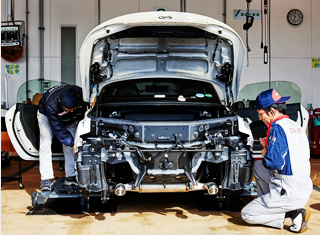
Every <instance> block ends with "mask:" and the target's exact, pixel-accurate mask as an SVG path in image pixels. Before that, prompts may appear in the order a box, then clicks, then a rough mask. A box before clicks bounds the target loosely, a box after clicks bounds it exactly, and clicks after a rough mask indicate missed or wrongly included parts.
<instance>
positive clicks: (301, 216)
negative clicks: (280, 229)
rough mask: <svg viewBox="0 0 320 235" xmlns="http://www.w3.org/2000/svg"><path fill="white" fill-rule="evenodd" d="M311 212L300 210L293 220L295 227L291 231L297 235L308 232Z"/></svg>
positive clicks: (306, 209)
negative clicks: (297, 234)
mask: <svg viewBox="0 0 320 235" xmlns="http://www.w3.org/2000/svg"><path fill="white" fill-rule="evenodd" d="M310 214H311V211H310V209H309V208H300V209H299V210H298V213H297V215H296V216H295V217H293V218H292V222H293V225H291V226H290V228H289V230H290V231H291V232H295V233H303V232H305V231H307V223H308V220H309V218H310Z"/></svg>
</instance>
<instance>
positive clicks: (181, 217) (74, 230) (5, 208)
mask: <svg viewBox="0 0 320 235" xmlns="http://www.w3.org/2000/svg"><path fill="white" fill-rule="evenodd" d="M31 163H32V162H25V161H23V167H25V166H28V165H30V164H31ZM311 165H312V174H311V177H312V178H313V179H314V181H313V182H314V185H315V186H316V187H315V188H314V190H313V193H312V196H311V198H310V200H309V202H308V206H309V207H310V209H311V213H312V214H311V218H310V220H309V224H308V227H309V229H308V231H307V232H305V233H304V234H319V233H320V232H319V231H320V159H314V158H312V159H311ZM54 168H55V174H56V175H55V176H56V177H57V176H63V174H64V173H63V172H61V171H59V169H58V164H57V163H55V164H54ZM16 170H17V161H12V162H11V164H10V166H9V167H5V168H3V169H2V170H1V173H2V175H3V176H7V175H11V174H12V172H16ZM39 183H40V176H39V173H38V166H36V167H34V168H33V169H31V170H29V171H28V172H26V173H24V174H23V184H24V186H25V188H24V189H20V188H19V186H18V183H17V181H15V182H8V183H4V184H3V185H2V187H1V234H2V235H10V234H19V235H20V234H41V235H49V234H59V235H60V234H61V235H62V234H67V235H73V234H77V235H82V234H90V235H95V234H139V235H143V234H148V235H152V234H161V235H162V234H166V235H171V234H172V235H180V234H202V235H203V234H225V235H226V234H254V235H257V234H292V233H291V232H289V231H287V230H286V229H287V228H288V227H287V225H289V221H286V226H285V229H283V230H278V229H273V228H268V227H263V226H252V225H248V224H246V223H244V222H243V221H242V219H241V217H240V212H230V211H199V210H198V209H197V208H196V207H195V205H194V203H192V202H191V201H190V197H188V195H186V196H185V197H184V196H181V195H179V196H178V195H175V194H171V195H170V196H168V195H163V196H154V198H153V195H148V197H145V196H142V197H141V198H140V197H139V194H138V195H136V196H135V198H136V200H127V201H126V200H121V201H120V202H119V204H118V207H117V212H115V213H85V214H77V215H72V214H71V215H26V214H27V213H28V212H29V210H30V209H31V194H32V192H35V191H37V190H38V188H39ZM140 195H141V194H140ZM125 196H126V195H125ZM125 196H124V197H125ZM146 198H148V200H146Z"/></svg>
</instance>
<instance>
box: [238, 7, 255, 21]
mask: <svg viewBox="0 0 320 235" xmlns="http://www.w3.org/2000/svg"><path fill="white" fill-rule="evenodd" d="M246 15H247V10H240V9H238V10H233V19H235V20H245V19H246ZM249 16H253V17H254V19H255V20H261V10H250V11H249Z"/></svg>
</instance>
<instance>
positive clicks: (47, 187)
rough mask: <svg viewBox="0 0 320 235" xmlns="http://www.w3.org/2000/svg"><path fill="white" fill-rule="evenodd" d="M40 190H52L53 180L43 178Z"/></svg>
mask: <svg viewBox="0 0 320 235" xmlns="http://www.w3.org/2000/svg"><path fill="white" fill-rule="evenodd" d="M40 190H41V191H51V181H50V180H41V183H40Z"/></svg>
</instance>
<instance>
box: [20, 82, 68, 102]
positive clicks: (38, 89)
mask: <svg viewBox="0 0 320 235" xmlns="http://www.w3.org/2000/svg"><path fill="white" fill-rule="evenodd" d="M57 85H67V83H64V82H58V81H52V80H43V79H42V80H29V81H28V82H25V83H23V84H22V85H21V86H20V87H19V90H18V93H17V103H26V102H31V101H32V99H33V97H34V96H35V95H36V94H43V93H44V92H46V91H47V90H48V89H49V88H51V87H54V86H57Z"/></svg>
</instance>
